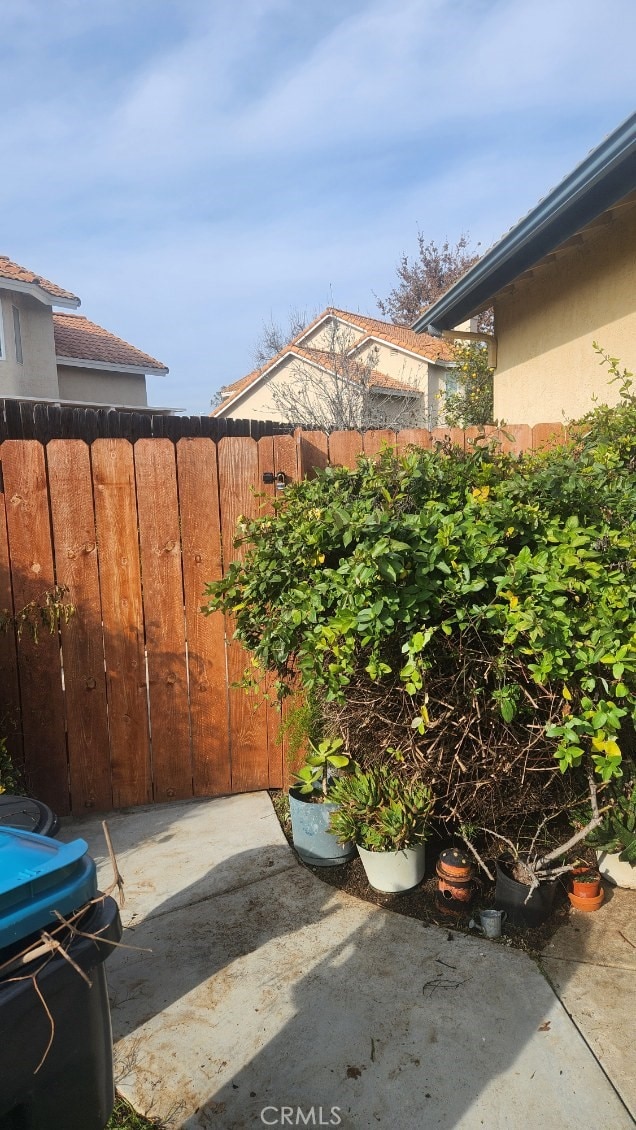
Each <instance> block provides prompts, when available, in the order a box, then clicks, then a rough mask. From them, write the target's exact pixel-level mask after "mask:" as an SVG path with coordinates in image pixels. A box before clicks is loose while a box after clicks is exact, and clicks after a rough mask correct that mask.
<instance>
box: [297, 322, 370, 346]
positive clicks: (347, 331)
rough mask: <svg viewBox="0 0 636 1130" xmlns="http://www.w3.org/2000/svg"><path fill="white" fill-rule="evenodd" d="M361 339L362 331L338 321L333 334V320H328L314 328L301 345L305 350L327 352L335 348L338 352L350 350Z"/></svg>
mask: <svg viewBox="0 0 636 1130" xmlns="http://www.w3.org/2000/svg"><path fill="white" fill-rule="evenodd" d="M362 337H364V334H363V332H362V330H358V329H356V328H355V327H354V326H350V325H349V324H348V323H347V322H341V321H340V319H338V329H337V331H336V333H334V323H333V320H329V321H328V322H322V323H321V324H320V325H319V326H316V328H315V329H314V330H312V332H311V333H310V334H308V335H307V337H304V338H303V340H302V342H301V345H302V346H303V347H304V348H305V349H325V350H327V351H328V352H329V351H330V350H331V349H334V348H335V349H336V350H337V351H340V350H341V349H350V348H351V346H352V345H355V343H356V341H360V338H362Z"/></svg>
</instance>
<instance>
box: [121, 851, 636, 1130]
mask: <svg viewBox="0 0 636 1130" xmlns="http://www.w3.org/2000/svg"><path fill="white" fill-rule="evenodd" d="M290 859H291V857H290V853H289V850H288V849H287V847H285V846H283V845H280V846H271V847H269V848H267V849H252V850H249V851H245V852H241V853H238V854H236V855H235V856H234V857H233V858H232V860H231V864H232V874H233V876H234V882H233V884H229V883H228V872H227V870H223V869H221V870H220V871H219V875H220V876H221V878H222V882H220V883H218V882H217V880H218V878H219V875H216V874H215V872H216V871H217V869H216V868H215V869H212V871H211V872H209V873H207V874H206V875H205V876H203V877H202V878H201V879H199V880H198V881H197V882H195V883H193V884H191V885H189V886H184V888H183V890H181V891H180V892H179V893H178V895H176V896H174V897H171V898H169V899H167V900H165V901H164V902H163V903H161V904H159V905H157V906H156V907H155V908H153V910H152V912H151V913H149V914H148V916H147V917H145V918H144V919H143V920H142V921H141V922H140V923H139V925H137V926H135V927H134V929H132V930H129V931H127V932H126V935H125V938H124V940H125V941H128V942H129V943H131V944H133V945H135V946H142V947H146V946H147V947H149V948H151V949H152V951H153V952H152V954H151V955H150V954H145V953H144V954H142V953H135V952H133V951H126V950H120V951H118V952H117V953H116V954H114V955H113V957H112V958H111V960H110V962H109V967H108V973H109V981H110V984H111V989H112V991H113V1011H112V1018H113V1029H114V1035H115V1039H116V1041H117V1040H118V1041H120V1045H119V1047H120V1054H123V1055H124V1056H125V1055H126V1054H127V1053H128V1054H129V1055H132V1060H130V1059H129V1067H130V1072H131V1078H132V1080H133V1082H132V1084H131V1086H130V1091H129V1092H128V1091H126V1093H130V1097H131V1099H132V1100H133V1102H134V1103H135V1105H136V1106H137V1107H138V1109H145V1110H148V1109H150V1110H151V1111H152V1112H153V1113H156V1114H159V1115H161V1114H162V1113H163V1114H164V1116H165V1113H166V1111H168V1110H174V1108H175V1105H176V1104H177V1103H178V1102H181V1103H182V1104H183V1111H184V1114H183V1117H184V1118H185V1121H183V1122H179V1123H178V1124H179V1125H183V1126H184V1127H187V1130H204V1128H205V1130H207V1128H210V1127H215V1128H219V1130H239V1128H243V1127H260V1126H263V1125H303V1124H304V1125H341V1126H343V1127H350V1128H355V1130H358V1128H360V1130H365V1128H366V1127H372V1126H375V1125H378V1126H385V1127H391V1128H395V1130H401V1128H404V1130H412V1128H413V1127H419V1126H422V1127H428V1126H430V1127H433V1126H434V1127H440V1128H442V1130H451V1128H456V1127H462V1128H466V1130H473V1128H474V1127H479V1126H481V1125H484V1126H489V1127H491V1128H497V1127H501V1128H502V1130H503V1128H504V1127H505V1128H506V1130H508V1127H517V1126H518V1127H524V1128H525V1127H527V1125H528V1121H527V1117H528V1111H529V1110H530V1109H532V1111H533V1115H532V1119H533V1124H534V1125H542V1124H543V1125H545V1126H546V1127H550V1126H555V1127H556V1126H557V1125H558V1126H559V1128H560V1130H567V1128H569V1127H571V1128H572V1130H574V1128H576V1130H581V1128H582V1127H586V1126H590V1127H591V1126H597V1125H607V1126H609V1125H611V1126H612V1128H613V1130H622V1128H623V1127H629V1126H631V1125H632V1122H631V1120H630V1119H629V1117H628V1116H627V1114H626V1112H625V1111H624V1109H623V1107H622V1106H621V1104H620V1102H619V1101H618V1100H617V1098H616V1097H615V1095H614V1093H613V1091H612V1089H611V1087H610V1086H609V1085H608V1083H607V1081H606V1079H605V1078H604V1076H603V1074H602V1072H601V1071H600V1069H599V1068H598V1066H597V1064H596V1063H595V1061H594V1059H593V1058H592V1056H591V1055H590V1053H589V1051H588V1049H587V1048H586V1046H585V1045H584V1043H583V1041H581V1040H580V1038H579V1037H578V1035H577V1033H576V1031H575V1029H574V1027H573V1025H572V1024H571V1022H570V1020H569V1019H568V1017H567V1015H566V1014H565V1012H564V1011H563V1009H562V1008H561V1007H560V1005H559V1003H558V1001H557V999H556V997H555V995H554V993H553V991H552V989H551V988H550V986H549V984H548V982H547V981H546V979H545V978H544V977H543V976H542V975H541V973H540V972H539V970H538V969H537V967H536V965H535V963H534V962H532V961H531V960H530V959H529V958H528V957H527V956H525V955H524V954H521V953H519V952H514V951H510V950H509V949H508V948H507V947H506V946H505V943H501V944H499V943H486V942H484V941H483V940H475V939H472V938H468V937H465V936H463V935H460V934H456V933H454V931H453V930H452V929H448V930H447V929H441V928H435V927H430V926H429V927H425V926H423V925H422V924H421V923H419V922H417V921H415V920H413V919H408V918H404V917H403V916H399V915H394V914H391V913H390V912H384V911H382V910H379V909H378V908H376V907H373V906H371V905H369V904H367V903H365V902H361V901H359V900H357V899H353V898H351V897H350V896H347V895H343V894H341V893H340V892H338V891H335V890H334V889H333V888H331V887H328V886H326V885H325V884H323V883H321V882H320V880H319V879H317V878H316V877H315V876H314V875H313V874H311V873H310V872H308V871H307V870H306V869H304V868H301V867H299V866H298V865H297V864H296V863H295V862H292V865H291V866H290ZM228 862H230V861H228ZM264 864H265V871H269V872H270V874H269V875H267V874H266V873H264V867H263V865H264ZM581 919H582V921H581V927H580V928H581V929H582V930H585V929H586V928H587V927H586V925H585V921H584V919H583V916H581ZM124 1090H126V1088H124ZM283 1108H286V1109H285V1110H283ZM290 1111H291V1114H290V1113H289V1112H290ZM312 1111H313V1113H312ZM557 1111H558V1119H556V1120H555V1115H556V1112H557ZM286 1112H287V1113H286ZM285 1113H286V1119H287V1120H286V1121H281V1119H282V1118H283V1114H285ZM290 1117H293V1119H294V1121H292V1122H290V1121H289V1118H290ZM268 1119H269V1120H270V1121H269V1122H268V1121H267V1120H268ZM307 1119H309V1120H310V1121H307ZM312 1119H313V1121H312ZM320 1119H322V1122H321V1121H320ZM338 1120H339V1121H338ZM175 1124H177V1123H175Z"/></svg>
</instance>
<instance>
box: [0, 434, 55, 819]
mask: <svg viewBox="0 0 636 1130" xmlns="http://www.w3.org/2000/svg"><path fill="white" fill-rule="evenodd" d="M0 455H1V458H2V468H3V474H4V485H5V498H6V507H7V528H8V535H9V552H10V556H11V583H12V587H13V596H14V601H15V607H16V609H21V608H24V606H25V605H26V604H28V603H29V602H30V601H32V600H39V599H41V597H42V595H43V593H45V592H46V591H48V590H50V589H52V588H53V586H54V584H55V575H54V569H53V548H52V544H51V528H50V523H49V501H48V492H47V481H46V466H45V460H44V448H43V447H42V445H41V444H40V443H38V442H37V440H28V441H19V440H7V441H6V442H5V443H4V444H3V445H2V450H1V453H0ZM18 672H19V680H20V699H21V707H22V733H23V738H24V767H25V775H26V783H27V787H28V788H29V789H30V791H31V792H32V793H33V794H34V795H35V796H36V797H37V798H38V799H40V800H43V801H44V802H45V803H46V804H49V805H51V807H52V808H53V809H54V810H55V811H56V812H58V813H59V814H60V815H65V814H66V813H68V811H69V786H68V766H67V758H66V735H65V728H64V701H63V692H62V669H61V662H60V641H59V635H58V633H57V632H53V633H49V632H48V631H47V630H45V629H43V630H42V631H41V632H40V635H39V642H38V643H37V644H36V643H35V642H34V641H33V639H32V638H31V636H30V634H29V633H28V632H27V631H25V632H24V633H23V634H22V638H21V640H20V642H19V644H18Z"/></svg>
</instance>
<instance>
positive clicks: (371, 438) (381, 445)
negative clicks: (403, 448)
mask: <svg viewBox="0 0 636 1130" xmlns="http://www.w3.org/2000/svg"><path fill="white" fill-rule="evenodd" d="M396 445H397V439H396V433H395V432H394V431H392V430H391V429H390V428H374V429H373V431H369V432H365V433H364V435H363V437H362V450H363V451H364V454H365V455H370V456H374V455H381V454H382V452H383V451H385V450H386V448H387V446H388V447H390V448H392V449H393V451H395V449H396Z"/></svg>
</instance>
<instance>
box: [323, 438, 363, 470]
mask: <svg viewBox="0 0 636 1130" xmlns="http://www.w3.org/2000/svg"><path fill="white" fill-rule="evenodd" d="M361 454H362V436H361V435H360V432H354V431H346V432H332V433H331V435H330V436H329V462H330V463H333V464H334V465H335V466H336V467H349V469H350V470H352V471H353V470H354V469H355V466H356V463H357V461H358V456H359V455H361Z"/></svg>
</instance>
